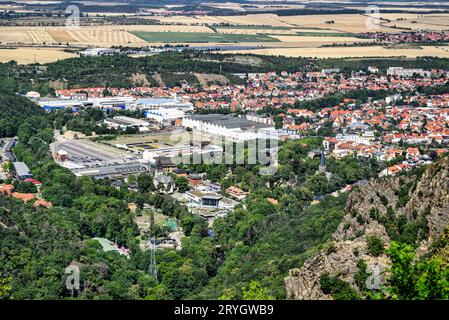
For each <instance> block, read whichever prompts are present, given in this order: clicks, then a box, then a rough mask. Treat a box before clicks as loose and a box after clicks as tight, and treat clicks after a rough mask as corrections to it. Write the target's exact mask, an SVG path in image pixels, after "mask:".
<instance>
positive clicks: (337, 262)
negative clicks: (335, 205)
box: [284, 158, 449, 300]
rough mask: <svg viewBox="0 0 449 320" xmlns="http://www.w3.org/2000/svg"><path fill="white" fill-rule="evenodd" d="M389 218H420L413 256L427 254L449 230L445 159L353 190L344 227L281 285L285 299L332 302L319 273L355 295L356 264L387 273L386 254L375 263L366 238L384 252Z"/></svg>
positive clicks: (448, 173)
mask: <svg viewBox="0 0 449 320" xmlns="http://www.w3.org/2000/svg"><path fill="white" fill-rule="evenodd" d="M404 186H410V188H409V189H405V190H408V195H406V196H407V198H409V200H408V201H407V202H406V204H405V205H404V203H400V199H399V196H398V194H399V192H398V190H400V189H401V188H404ZM402 201H403V199H402ZM388 214H390V215H394V217H395V218H396V219H397V218H402V219H403V220H405V221H412V222H413V221H418V219H419V218H420V217H423V216H424V217H425V219H426V220H425V221H426V224H427V229H428V234H427V236H426V238H425V239H424V241H422V243H421V246H420V247H419V248H418V249H417V252H418V254H424V253H426V252H427V248H428V245H429V243H430V242H431V241H432V240H434V239H436V238H437V237H438V236H439V235H440V234H441V232H442V231H443V230H444V229H445V227H446V226H447V225H449V158H444V159H441V160H440V161H438V162H437V163H435V164H433V165H431V166H430V167H429V168H427V169H426V170H425V171H424V173H423V174H422V176H421V177H419V178H417V177H416V176H409V177H406V176H401V177H390V178H383V179H376V180H372V181H370V182H369V183H368V184H367V185H365V186H363V187H361V188H360V189H358V190H354V191H353V192H352V193H351V194H350V195H349V197H348V200H347V205H346V209H345V216H344V217H343V221H342V222H341V223H340V225H339V226H338V228H337V230H336V231H335V232H334V234H333V235H332V239H331V240H330V241H329V243H328V244H327V245H326V246H325V248H324V249H323V250H321V251H320V252H319V253H318V254H316V255H314V256H313V257H311V258H310V259H308V260H306V262H305V263H304V265H303V266H302V267H301V268H299V269H292V270H290V271H289V274H288V276H287V277H286V278H285V279H284V284H285V290H286V296H287V299H306V300H309V299H313V300H320V299H332V297H331V296H330V295H326V294H324V293H323V292H322V290H321V288H320V278H321V275H322V274H324V273H328V274H329V275H332V276H338V277H339V278H340V279H342V280H343V281H345V282H347V283H348V284H350V285H351V286H352V287H353V288H354V289H355V290H356V291H360V290H359V288H358V287H357V284H356V281H355V278H354V276H355V274H356V273H357V271H358V267H357V261H358V260H359V259H363V260H364V261H365V262H366V263H367V265H368V266H370V267H374V268H379V269H380V270H386V269H388V268H389V266H390V261H389V258H388V257H387V256H386V255H385V254H383V255H380V256H378V257H374V256H372V255H370V254H369V252H368V250H367V238H368V237H370V236H372V235H375V236H376V237H377V238H380V239H382V241H383V242H384V243H385V245H386V246H388V243H389V242H390V238H389V236H388V234H387V230H386V228H385V226H384V225H383V224H382V223H381V222H379V221H384V220H382V217H386V216H387V215H388ZM401 216H402V217H401ZM380 280H381V281H382V277H381V278H380Z"/></svg>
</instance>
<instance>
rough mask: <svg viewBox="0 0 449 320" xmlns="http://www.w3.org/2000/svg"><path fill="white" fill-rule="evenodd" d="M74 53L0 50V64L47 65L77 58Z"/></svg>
mask: <svg viewBox="0 0 449 320" xmlns="http://www.w3.org/2000/svg"><path fill="white" fill-rule="evenodd" d="M77 56H78V55H76V54H74V53H69V52H64V51H63V50H62V49H58V48H23V47H21V48H17V49H0V62H8V61H11V60H15V61H16V62H17V63H19V64H29V63H34V62H40V63H47V62H54V61H57V60H62V59H68V58H73V57H77Z"/></svg>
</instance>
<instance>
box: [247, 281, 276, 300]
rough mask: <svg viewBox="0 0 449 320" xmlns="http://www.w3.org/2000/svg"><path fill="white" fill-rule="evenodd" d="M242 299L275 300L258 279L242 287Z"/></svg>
mask: <svg viewBox="0 0 449 320" xmlns="http://www.w3.org/2000/svg"><path fill="white" fill-rule="evenodd" d="M242 291H243V300H275V298H274V297H273V296H270V295H269V294H268V290H267V289H266V288H264V287H262V285H261V284H260V282H258V281H251V282H250V284H249V286H248V287H243V288H242Z"/></svg>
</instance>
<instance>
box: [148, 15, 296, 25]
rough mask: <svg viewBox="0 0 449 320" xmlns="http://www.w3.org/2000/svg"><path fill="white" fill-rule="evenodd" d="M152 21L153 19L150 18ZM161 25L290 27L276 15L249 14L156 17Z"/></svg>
mask: <svg viewBox="0 0 449 320" xmlns="http://www.w3.org/2000/svg"><path fill="white" fill-rule="evenodd" d="M151 18H152V19H153V18H154V17H151ZM157 19H158V20H159V21H161V22H163V23H173V24H176V23H183V24H192V25H197V24H214V23H215V24H219V23H230V24H236V25H243V26H246V25H258V26H278V27H282V26H284V27H291V25H290V24H288V23H285V22H283V21H281V20H280V19H279V17H278V16H277V15H276V14H249V15H242V16H176V17H157Z"/></svg>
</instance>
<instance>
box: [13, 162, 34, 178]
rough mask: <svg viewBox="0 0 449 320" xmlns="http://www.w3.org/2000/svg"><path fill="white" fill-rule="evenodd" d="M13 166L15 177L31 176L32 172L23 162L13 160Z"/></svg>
mask: <svg viewBox="0 0 449 320" xmlns="http://www.w3.org/2000/svg"><path fill="white" fill-rule="evenodd" d="M13 166H14V170H15V172H16V177H17V179H20V180H25V179H28V178H32V177H33V174H32V173H31V171H30V169H29V168H28V166H27V165H26V164H25V162H13Z"/></svg>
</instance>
